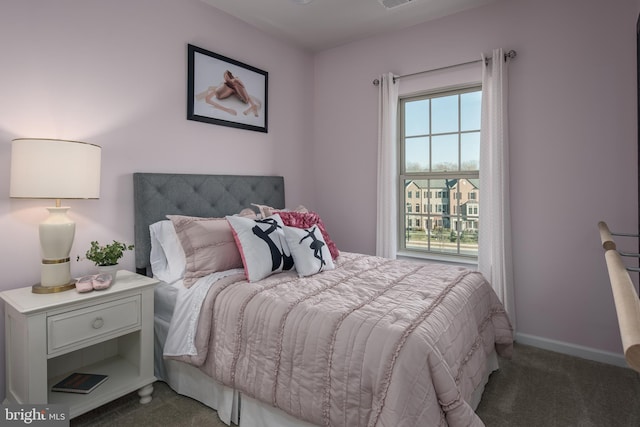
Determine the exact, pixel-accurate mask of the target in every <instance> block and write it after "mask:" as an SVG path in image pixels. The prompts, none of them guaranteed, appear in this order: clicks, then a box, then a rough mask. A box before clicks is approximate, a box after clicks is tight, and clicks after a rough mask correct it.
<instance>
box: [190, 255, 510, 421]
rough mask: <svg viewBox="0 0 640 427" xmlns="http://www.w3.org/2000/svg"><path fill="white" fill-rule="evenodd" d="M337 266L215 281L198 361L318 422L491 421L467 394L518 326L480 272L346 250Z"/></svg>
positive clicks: (506, 350)
mask: <svg viewBox="0 0 640 427" xmlns="http://www.w3.org/2000/svg"><path fill="white" fill-rule="evenodd" d="M337 265H338V268H337V269H336V270H333V271H327V272H323V273H321V274H318V275H315V276H312V277H308V278H303V279H299V278H298V277H297V276H296V275H295V274H292V273H282V274H277V275H274V276H270V277H269V278H267V279H264V280H261V281H259V282H255V283H248V282H246V281H245V280H238V278H239V277H240V276H235V277H232V278H227V279H224V280H222V281H220V282H218V283H216V284H215V285H214V286H213V287H212V288H211V289H210V291H209V294H208V295H207V298H206V300H205V302H204V305H203V309H202V312H201V315H200V323H199V326H198V331H197V335H196V348H197V349H198V355H197V356H183V357H181V358H180V360H184V361H187V362H188V363H192V364H194V365H196V366H199V367H200V369H202V370H203V371H204V372H206V373H207V374H208V375H210V376H211V377H213V378H214V379H216V380H218V381H219V382H221V383H223V384H225V385H227V386H230V387H233V388H235V389H237V390H240V391H241V392H242V393H243V394H246V395H249V396H252V397H254V398H256V399H257V400H260V401H262V402H266V403H269V404H272V405H273V406H276V407H278V408H280V409H282V410H283V411H285V412H287V413H289V414H291V415H293V416H294V417H297V418H299V419H302V420H305V421H308V422H311V423H314V424H317V425H319V426H349V427H353V426H389V427H399V426H412V427H413V426H445V425H449V426H454V427H455V426H481V425H483V424H482V421H481V420H480V419H479V418H478V417H477V416H476V415H475V413H474V411H473V409H472V408H471V407H470V406H469V405H468V404H467V402H466V399H468V398H469V397H470V395H471V393H472V392H473V390H474V389H475V388H476V386H477V385H478V384H479V383H480V382H481V381H482V379H483V375H484V374H485V365H486V362H487V358H488V355H489V354H490V353H491V352H492V350H493V349H494V347H495V348H496V349H497V351H498V353H499V354H501V355H503V356H507V357H508V356H510V352H511V348H512V337H513V333H512V328H511V325H510V322H509V319H508V317H507V316H506V314H505V311H504V308H503V306H502V304H501V303H500V302H499V301H498V298H497V297H496V295H495V293H494V292H493V290H492V289H491V287H490V286H489V284H488V283H487V282H486V281H485V280H484V278H483V277H482V275H481V274H479V273H477V272H475V271H472V270H468V269H464V268H460V267H455V266H448V265H441V264H423V263H420V264H418V263H411V262H403V261H390V260H387V259H384V258H378V257H371V256H364V255H358V254H351V253H342V254H341V256H340V257H339V259H338V261H337Z"/></svg>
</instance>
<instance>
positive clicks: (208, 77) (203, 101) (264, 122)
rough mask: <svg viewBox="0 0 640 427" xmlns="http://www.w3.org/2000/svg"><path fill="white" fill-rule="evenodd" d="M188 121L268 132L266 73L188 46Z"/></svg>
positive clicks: (267, 82)
mask: <svg viewBox="0 0 640 427" xmlns="http://www.w3.org/2000/svg"><path fill="white" fill-rule="evenodd" d="M187 50H188V60H187V68H188V70H187V73H188V74H187V76H188V77H187V120H195V121H198V122H204V123H211V124H216V125H221V126H230V127H234V128H239V129H246V130H252V131H256V132H265V133H266V132H267V131H268V114H267V113H268V108H267V107H268V99H267V98H268V86H269V73H267V72H266V71H264V70H261V69H259V68H256V67H253V66H251V65H247V64H244V63H242V62H240V61H236V60H235V59H231V58H228V57H226V56H223V55H220V54H217V53H214V52H211V51H208V50H206V49H203V48H200V47H197V46H194V45H191V44H189V45H188V49H187Z"/></svg>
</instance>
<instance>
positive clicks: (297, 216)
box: [276, 211, 340, 259]
mask: <svg viewBox="0 0 640 427" xmlns="http://www.w3.org/2000/svg"><path fill="white" fill-rule="evenodd" d="M276 213H277V214H278V215H280V218H282V222H283V223H284V225H286V226H289V227H297V228H309V227H311V226H313V225H317V226H318V228H320V232H321V233H322V237H323V238H324V241H325V243H326V244H327V246H328V247H329V252H331V258H332V259H336V258H338V256H339V255H340V251H339V250H338V247H337V246H336V244H335V243H333V240H331V238H330V237H329V233H327V229H326V228H325V226H324V223H323V222H322V219H320V215H318V214H317V213H315V212H284V211H277V212H276Z"/></svg>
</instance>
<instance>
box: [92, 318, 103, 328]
mask: <svg viewBox="0 0 640 427" xmlns="http://www.w3.org/2000/svg"><path fill="white" fill-rule="evenodd" d="M103 325H104V320H102V317H96V318H95V319H94V321H93V323H92V324H91V326H93V329H100V328H102V326H103Z"/></svg>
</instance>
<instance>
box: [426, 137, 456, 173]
mask: <svg viewBox="0 0 640 427" xmlns="http://www.w3.org/2000/svg"><path fill="white" fill-rule="evenodd" d="M431 141H432V142H431V144H432V147H431V154H432V156H433V158H432V162H431V170H432V171H433V172H444V171H457V170H458V135H441V136H434V137H433V138H432V139H431Z"/></svg>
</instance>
